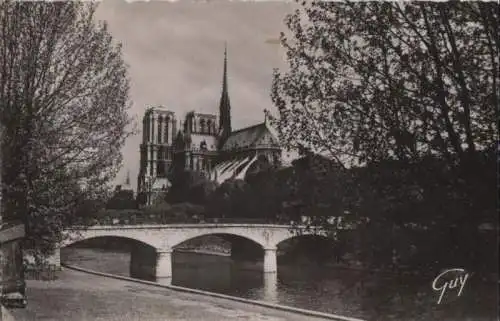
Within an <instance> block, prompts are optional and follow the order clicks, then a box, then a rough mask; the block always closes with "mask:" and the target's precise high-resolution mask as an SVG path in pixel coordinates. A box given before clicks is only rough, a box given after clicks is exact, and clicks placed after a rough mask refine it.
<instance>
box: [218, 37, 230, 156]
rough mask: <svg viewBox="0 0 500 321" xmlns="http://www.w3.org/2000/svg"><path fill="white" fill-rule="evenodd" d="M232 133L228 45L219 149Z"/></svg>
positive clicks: (225, 51) (221, 99) (223, 76)
mask: <svg viewBox="0 0 500 321" xmlns="http://www.w3.org/2000/svg"><path fill="white" fill-rule="evenodd" d="M229 135H231V103H230V102H229V92H228V90H227V45H225V46H224V71H223V75H222V93H221V98H220V103H219V135H218V136H219V149H220V148H222V145H223V144H224V142H225V141H226V139H227V138H228V137H229Z"/></svg>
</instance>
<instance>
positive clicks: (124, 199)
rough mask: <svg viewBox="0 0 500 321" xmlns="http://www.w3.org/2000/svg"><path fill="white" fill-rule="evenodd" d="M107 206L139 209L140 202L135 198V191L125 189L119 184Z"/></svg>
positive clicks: (110, 207)
mask: <svg viewBox="0 0 500 321" xmlns="http://www.w3.org/2000/svg"><path fill="white" fill-rule="evenodd" d="M106 207H107V208H109V209H137V207H138V204H137V201H136V199H135V198H134V191H132V190H123V189H122V188H121V186H120V185H118V186H117V187H116V188H115V192H114V194H113V196H112V197H111V199H110V200H109V201H108V204H107V205H106Z"/></svg>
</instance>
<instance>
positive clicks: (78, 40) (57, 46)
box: [0, 1, 131, 253]
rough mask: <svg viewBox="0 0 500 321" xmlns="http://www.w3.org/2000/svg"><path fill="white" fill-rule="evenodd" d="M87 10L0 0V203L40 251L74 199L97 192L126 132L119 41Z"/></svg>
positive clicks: (111, 171)
mask: <svg viewBox="0 0 500 321" xmlns="http://www.w3.org/2000/svg"><path fill="white" fill-rule="evenodd" d="M95 9H96V5H95V4H89V3H78V2H54V3H48V2H47V3H42V2H39V3H26V2H25V3H21V2H12V1H3V2H2V3H0V50H1V54H0V104H1V105H0V109H1V113H0V115H1V119H0V121H1V124H2V125H3V126H4V133H3V137H2V151H1V152H2V156H3V164H2V165H3V171H2V173H3V177H2V178H3V192H4V194H3V201H4V202H3V203H4V204H3V206H4V210H5V213H6V215H7V216H9V217H11V218H17V219H22V220H23V221H24V223H25V224H26V229H27V236H28V244H29V245H30V246H35V247H37V248H39V247H40V250H41V252H43V253H47V252H50V250H51V249H52V248H53V245H54V243H55V242H57V241H58V240H59V239H60V237H61V233H60V232H61V230H62V229H63V228H64V226H66V225H67V224H70V223H71V219H70V217H71V215H70V213H73V212H72V211H70V210H69V209H71V208H73V205H75V206H76V202H75V200H81V199H88V200H92V199H98V198H99V197H101V195H102V194H103V193H104V194H105V193H107V191H108V188H107V184H108V182H109V181H110V180H111V179H112V178H113V177H114V176H115V174H116V171H117V170H118V166H119V165H120V162H121V153H120V150H121V147H122V146H123V144H124V141H125V139H126V137H127V136H128V134H129V133H130V132H129V131H128V129H129V125H130V124H131V120H130V119H129V117H128V115H127V109H128V107H129V98H128V91H129V80H128V78H127V73H126V66H125V63H124V62H123V60H122V55H121V48H120V45H119V44H116V43H115V42H114V41H113V38H112V37H111V35H110V34H109V32H108V30H107V25H106V23H101V22H100V23H96V22H95V17H94V13H95ZM64 213H68V214H67V215H66V214H64ZM41 244H43V246H42V245H41Z"/></svg>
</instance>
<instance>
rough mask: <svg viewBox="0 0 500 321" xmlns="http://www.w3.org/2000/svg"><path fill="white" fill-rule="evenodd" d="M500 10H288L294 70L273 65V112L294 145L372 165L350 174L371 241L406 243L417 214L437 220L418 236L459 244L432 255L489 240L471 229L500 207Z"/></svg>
mask: <svg viewBox="0 0 500 321" xmlns="http://www.w3.org/2000/svg"><path fill="white" fill-rule="evenodd" d="M497 9H498V8H497V6H496V5H495V4H493V3H472V2H461V3H458V2H453V3H425V4H424V3H404V4H403V3H389V2H385V3H375V2H373V3H370V2H350V3H334V2H314V3H312V4H305V3H304V4H303V5H302V7H301V9H299V10H297V11H296V12H295V13H293V14H290V15H288V16H287V18H286V25H287V27H288V29H289V31H290V32H289V33H287V34H285V33H282V35H281V42H282V45H283V46H284V47H285V49H286V50H287V58H288V62H289V67H290V68H289V70H286V71H282V72H280V71H278V70H276V71H275V73H274V79H273V84H272V100H273V102H274V104H275V105H276V106H277V108H278V115H277V116H276V117H273V116H272V115H270V118H271V121H272V123H273V124H274V125H275V126H276V127H277V129H278V133H279V135H280V139H281V141H282V142H284V143H285V146H286V147H287V148H288V149H295V148H301V147H303V146H305V147H306V148H310V149H312V150H313V151H315V152H319V153H322V154H325V155H327V156H328V157H330V158H334V159H336V160H337V162H338V163H340V164H343V165H344V166H345V167H347V168H349V167H353V165H358V166H360V165H361V166H364V168H360V169H353V170H351V171H349V172H347V173H346V175H344V177H343V178H342V179H344V180H345V184H344V186H345V189H346V190H348V191H349V192H350V193H352V196H355V198H351V199H350V200H347V201H348V202H347V203H348V204H354V205H355V206H354V207H349V208H350V209H351V210H354V212H355V214H356V217H357V218H358V219H361V218H363V217H365V218H366V216H369V218H370V219H371V220H370V222H369V223H367V224H365V225H364V226H361V228H363V229H366V230H363V231H364V232H362V231H361V230H360V232H359V233H357V234H359V236H360V237H363V238H364V241H363V243H362V244H363V245H366V246H365V247H364V248H365V249H370V248H371V247H372V246H380V247H381V246H383V245H382V244H381V243H380V242H379V241H377V240H380V239H381V236H387V237H386V239H389V238H390V240H389V242H387V243H388V244H386V245H387V247H393V248H395V247H396V245H398V244H396V243H397V241H396V240H397V235H401V234H404V233H400V232H398V231H401V230H402V229H405V228H407V227H408V225H411V224H420V227H421V228H424V227H425V228H427V229H428V230H426V232H425V233H426V238H425V240H423V241H422V240H421V243H419V245H423V244H424V243H425V242H427V243H426V244H427V247H429V242H428V240H429V239H433V240H434V241H433V243H432V244H434V245H436V244H440V243H439V242H441V241H445V240H453V242H454V244H452V243H448V242H449V241H446V242H447V243H446V245H442V246H441V247H437V246H434V247H432V246H431V247H430V248H427V249H426V251H427V250H428V251H429V252H427V254H429V253H430V252H433V256H430V255H428V256H427V257H428V260H429V261H431V260H432V259H433V258H435V257H437V256H439V254H443V252H440V251H444V250H445V249H450V248H451V246H452V245H453V247H454V249H453V251H449V254H447V256H448V257H449V258H450V259H452V258H453V257H455V258H458V256H457V253H459V252H461V250H463V251H462V252H464V251H465V250H467V251H466V252H467V253H472V252H474V251H473V250H472V247H473V246H472V245H471V244H474V246H476V247H477V246H478V244H480V243H478V241H477V239H476V240H475V241H474V242H472V241H471V238H475V237H476V236H478V232H477V231H478V229H477V226H478V224H479V223H481V222H484V221H485V220H488V219H489V220H491V218H492V217H493V215H495V214H494V213H495V207H496V206H495V201H494V200H495V194H494V191H495V178H494V177H493V175H491V172H492V171H493V170H494V164H495V162H494V161H491V160H492V159H494V157H492V155H494V154H495V153H496V150H495V148H494V146H495V145H496V135H495V133H496V122H495V120H496V110H495V108H494V107H497V108H498V106H499V96H500V92H499V86H498V84H499V81H500V79H499V68H498V67H499V60H498V59H499V58H498V57H499V51H500V50H499V49H500V41H499V39H500V31H499V27H498V21H499V18H500V17H499V13H498V10H497ZM306 186H307V184H306ZM340 186H342V185H340ZM337 187H338V185H337ZM311 192H312V190H311ZM337 193H339V194H342V193H344V194H345V191H342V190H339V189H338V188H337V189H335V190H332V194H334V195H335V194H337ZM337 198H339V199H341V200H342V203H343V206H345V202H346V200H345V199H343V198H340V197H337ZM356 198H357V200H356ZM398 233H399V234H398ZM413 241H415V240H413ZM409 242H410V241H409ZM415 242H416V241H415ZM442 244H444V243H442ZM363 245H360V247H361V248H363ZM385 250H387V249H384V251H385ZM386 252H387V251H386ZM372 254H373V253H372ZM422 257H423V256H422Z"/></svg>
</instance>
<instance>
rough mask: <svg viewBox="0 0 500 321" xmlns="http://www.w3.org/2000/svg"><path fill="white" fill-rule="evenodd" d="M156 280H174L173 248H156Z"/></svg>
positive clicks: (162, 281)
mask: <svg viewBox="0 0 500 321" xmlns="http://www.w3.org/2000/svg"><path fill="white" fill-rule="evenodd" d="M155 277H156V282H159V283H162V284H167V283H168V284H170V283H171V282H172V250H171V249H168V250H164V249H157V250H156V266H155Z"/></svg>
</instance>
